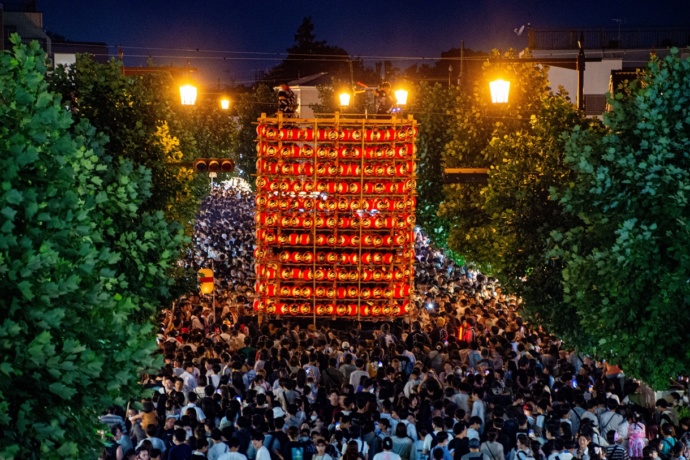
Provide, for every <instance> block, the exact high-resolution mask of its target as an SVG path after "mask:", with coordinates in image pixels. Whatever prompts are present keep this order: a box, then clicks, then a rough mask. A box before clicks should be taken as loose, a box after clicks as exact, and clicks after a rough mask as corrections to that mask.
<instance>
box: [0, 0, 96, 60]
mask: <svg viewBox="0 0 690 460" xmlns="http://www.w3.org/2000/svg"><path fill="white" fill-rule="evenodd" d="M0 32H1V33H0V50H5V49H7V48H9V47H10V46H11V45H10V41H9V38H10V36H11V35H12V34H14V33H16V34H19V36H20V37H21V39H22V42H23V43H30V42H32V41H34V40H35V41H38V43H39V44H40V45H41V48H43V50H44V51H45V52H46V54H47V55H48V60H49V62H50V64H51V66H57V65H60V64H63V65H70V64H74V63H75V62H76V59H77V54H80V53H88V54H91V55H92V56H93V58H94V60H95V61H96V62H101V63H105V62H107V60H108V59H109V49H108V46H107V45H106V44H105V43H92V42H87V43H85V42H74V41H70V40H66V39H64V38H62V37H59V36H52V37H51V36H50V34H48V33H47V32H46V31H45V29H44V28H43V13H42V12H40V11H38V10H37V8H36V2H35V1H33V0H9V1H7V0H6V1H3V2H1V3H0Z"/></svg>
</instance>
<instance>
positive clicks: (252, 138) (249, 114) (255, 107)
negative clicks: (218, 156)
mask: <svg viewBox="0 0 690 460" xmlns="http://www.w3.org/2000/svg"><path fill="white" fill-rule="evenodd" d="M277 108H278V99H277V98H276V95H275V93H274V92H273V90H272V89H271V88H270V87H269V86H267V85H258V86H257V87H256V88H255V89H254V91H250V92H246V93H243V94H241V95H240V96H239V98H238V101H237V104H236V110H237V125H238V126H239V131H238V133H237V169H238V171H237V173H238V175H239V176H240V177H242V178H243V179H245V180H246V181H247V182H249V183H250V184H251V185H252V186H254V184H255V180H254V177H252V175H253V174H256V158H257V157H256V124H255V123H256V120H257V119H258V118H259V117H261V114H262V113H265V114H266V115H267V116H269V117H270V116H273V115H275V113H276V110H277Z"/></svg>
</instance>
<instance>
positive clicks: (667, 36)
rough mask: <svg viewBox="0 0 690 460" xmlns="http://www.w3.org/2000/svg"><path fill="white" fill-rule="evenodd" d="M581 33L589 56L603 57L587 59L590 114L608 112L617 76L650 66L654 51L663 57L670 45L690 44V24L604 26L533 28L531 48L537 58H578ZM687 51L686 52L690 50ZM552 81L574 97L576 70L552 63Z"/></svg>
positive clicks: (585, 83) (586, 108)
mask: <svg viewBox="0 0 690 460" xmlns="http://www.w3.org/2000/svg"><path fill="white" fill-rule="evenodd" d="M581 34H582V35H584V48H585V55H586V57H587V58H600V59H601V61H599V62H587V63H586V66H585V73H584V101H585V113H586V114H587V115H590V116H596V115H601V114H602V113H604V112H605V111H606V93H607V92H608V91H609V88H610V87H611V85H612V82H614V83H615V81H614V80H612V78H613V76H614V75H620V74H621V73H624V74H626V75H630V74H631V73H632V74H634V72H635V71H636V70H637V69H641V68H644V67H645V66H646V65H647V62H649V59H650V57H651V55H652V54H656V55H658V56H661V57H663V56H666V55H667V54H668V50H669V48H670V47H674V46H675V47H678V48H681V49H682V48H686V47H687V46H688V45H690V27H646V28H645V27H637V28H635V27H621V28H618V27H607V28H603V27H602V28H582V29H578V28H563V29H531V30H530V31H529V49H530V51H531V53H532V56H533V57H535V58H545V59H548V58H559V59H570V58H572V59H573V60H575V58H577V54H578V40H579V39H580V36H581ZM685 53H686V55H687V53H688V51H687V50H686V51H685ZM549 82H550V84H551V87H552V88H553V90H554V91H556V90H557V89H558V87H559V86H563V87H564V88H565V90H566V91H567V92H568V94H569V95H570V97H571V99H573V100H574V99H575V95H576V93H577V71H576V70H571V69H564V68H559V67H553V66H552V67H551V68H550V69H549ZM613 88H614V89H615V88H616V87H615V86H613Z"/></svg>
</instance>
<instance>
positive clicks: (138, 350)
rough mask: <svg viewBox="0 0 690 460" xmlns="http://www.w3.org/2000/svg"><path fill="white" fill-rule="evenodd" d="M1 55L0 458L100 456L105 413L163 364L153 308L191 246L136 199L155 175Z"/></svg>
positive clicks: (25, 64)
mask: <svg viewBox="0 0 690 460" xmlns="http://www.w3.org/2000/svg"><path fill="white" fill-rule="evenodd" d="M11 40H12V43H13V44H14V50H13V52H12V53H10V52H6V53H4V54H2V55H1V56H0V175H1V176H2V184H3V186H2V191H1V192H0V197H1V198H0V201H1V203H0V290H1V292H2V293H3V295H2V297H1V298H0V374H2V377H3V378H2V379H0V458H8V459H12V458H46V459H53V458H55V459H65V458H75V459H84V458H95V456H96V453H97V452H98V445H99V438H98V436H97V432H96V430H97V429H98V428H101V426H100V424H99V423H98V418H97V416H98V414H99V412H100V411H101V410H102V409H103V408H105V407H107V406H108V405H109V404H112V403H113V402H115V403H118V404H122V403H123V402H124V401H125V400H128V399H130V398H132V397H134V396H137V395H138V394H140V388H139V387H138V385H137V382H136V379H137V374H138V373H139V372H142V371H145V370H146V371H148V370H151V369H157V368H159V367H160V365H161V362H160V360H159V359H156V358H155V356H154V355H153V351H154V350H155V342H154V340H153V330H152V329H153V327H152V325H151V322H150V321H142V317H144V316H146V317H147V319H148V317H150V316H151V315H152V314H153V313H154V311H155V308H156V306H157V305H158V304H159V302H160V301H161V299H164V298H166V297H167V296H166V292H167V290H168V286H169V283H170V281H169V279H168V277H167V272H168V269H169V267H170V266H171V265H172V264H173V263H174V262H175V260H176V258H177V255H178V253H179V249H180V247H181V245H182V243H183V236H182V233H181V230H180V229H179V227H178V228H177V229H176V228H175V227H173V226H171V225H170V224H168V223H167V222H166V221H165V219H164V216H163V214H162V212H160V211H157V212H147V211H145V210H143V209H142V205H143V204H144V203H145V201H146V199H147V198H149V196H150V194H151V190H152V188H151V183H152V181H151V174H150V171H149V170H147V169H146V168H144V167H141V166H135V165H134V164H133V163H132V162H131V161H129V160H126V159H119V158H114V157H112V156H110V155H109V154H108V153H107V151H106V150H105V149H104V144H105V142H106V139H105V137H104V136H102V135H98V134H97V133H96V131H95V129H94V128H93V127H92V126H91V125H90V124H89V123H88V122H87V121H86V120H80V121H79V122H78V123H76V124H75V121H74V120H73V118H72V115H71V114H70V113H69V112H68V111H66V110H65V109H64V103H63V101H62V99H61V97H60V96H59V95H57V94H55V93H52V92H50V91H49V87H48V84H47V83H46V81H45V75H46V67H45V64H44V63H45V55H44V53H43V52H42V51H41V50H40V47H39V45H38V44H37V43H36V42H33V43H32V44H31V45H30V46H29V47H27V46H24V45H21V44H20V43H21V42H20V39H19V37H18V36H16V35H14V36H13V37H12V39H11Z"/></svg>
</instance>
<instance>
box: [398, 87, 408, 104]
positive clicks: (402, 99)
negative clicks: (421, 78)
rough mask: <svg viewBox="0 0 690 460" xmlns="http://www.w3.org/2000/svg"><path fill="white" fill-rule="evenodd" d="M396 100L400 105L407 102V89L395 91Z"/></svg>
mask: <svg viewBox="0 0 690 460" xmlns="http://www.w3.org/2000/svg"><path fill="white" fill-rule="evenodd" d="M395 102H396V103H397V104H398V105H405V104H407V90H406V89H399V90H397V91H395Z"/></svg>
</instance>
